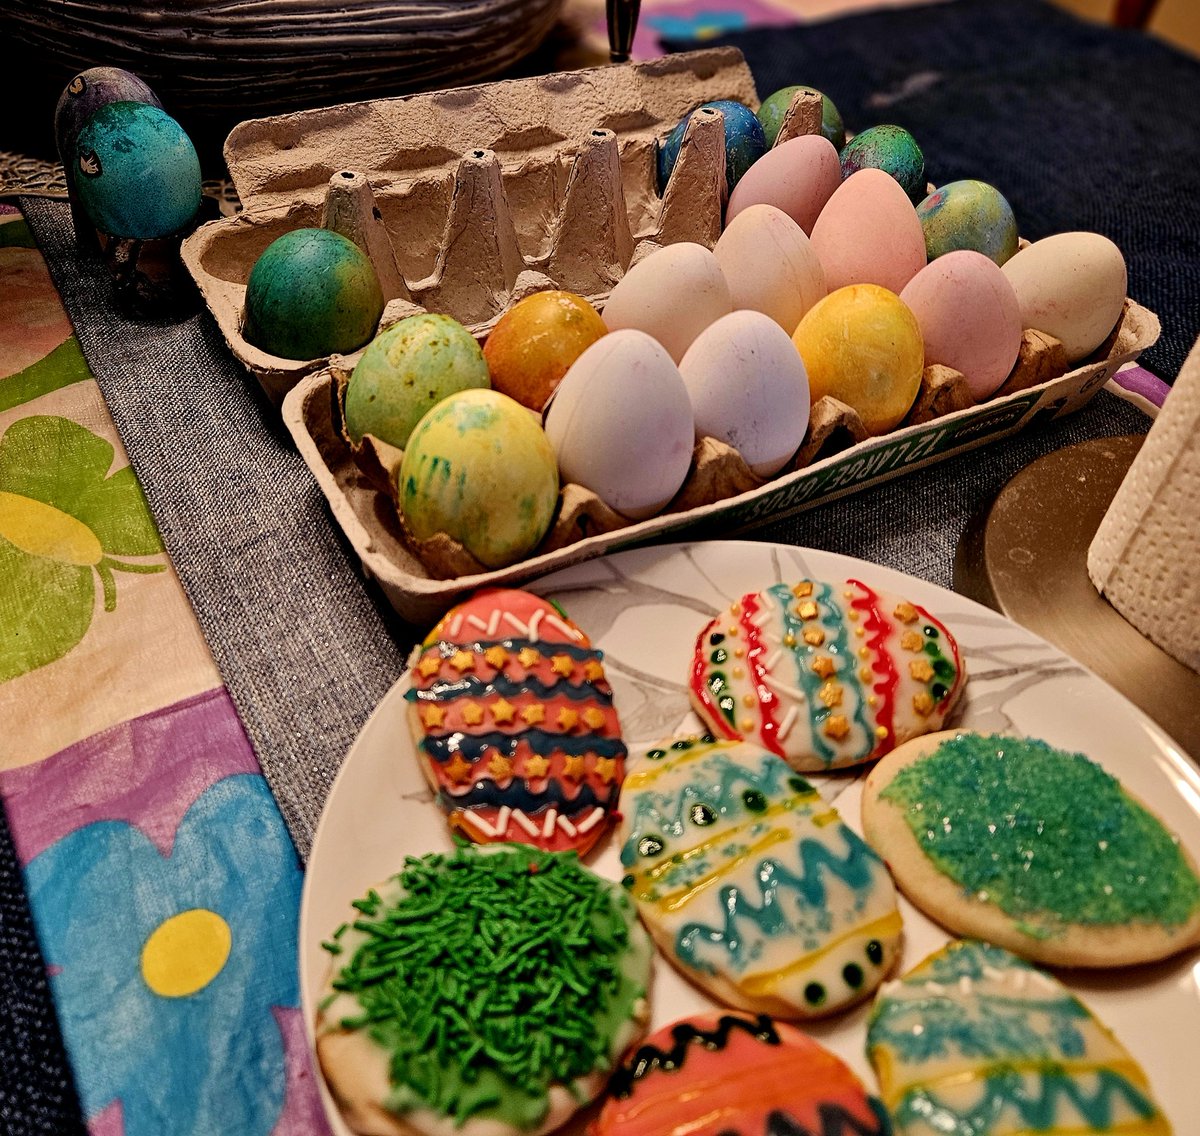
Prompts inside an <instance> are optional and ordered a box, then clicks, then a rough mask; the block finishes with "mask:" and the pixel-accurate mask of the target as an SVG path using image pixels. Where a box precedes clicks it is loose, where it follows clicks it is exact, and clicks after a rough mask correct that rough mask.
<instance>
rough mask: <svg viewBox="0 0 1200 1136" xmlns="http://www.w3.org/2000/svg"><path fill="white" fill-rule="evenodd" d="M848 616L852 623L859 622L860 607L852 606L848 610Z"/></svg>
mask: <svg viewBox="0 0 1200 1136" xmlns="http://www.w3.org/2000/svg"><path fill="white" fill-rule="evenodd" d="M846 618H847V619H848V620H850V622H851V623H857V622H858V620H859V611H858V609H857V608H853V607H852V608H851V609H850V610H849V611H848V612H846Z"/></svg>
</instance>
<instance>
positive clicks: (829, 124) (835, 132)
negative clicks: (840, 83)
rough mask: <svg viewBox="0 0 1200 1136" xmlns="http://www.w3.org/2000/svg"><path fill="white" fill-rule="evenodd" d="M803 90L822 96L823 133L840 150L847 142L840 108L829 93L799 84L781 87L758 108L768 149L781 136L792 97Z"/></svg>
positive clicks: (759, 119)
mask: <svg viewBox="0 0 1200 1136" xmlns="http://www.w3.org/2000/svg"><path fill="white" fill-rule="evenodd" d="M801 91H807V92H811V93H812V94H814V95H820V96H821V134H822V135H823V136H824V137H825V138H828V139H829V141H830V142H832V143H833V145H834V148H835V149H837V150H840V149H841V148H842V147H843V146H844V145H845V144H846V127H845V124H844V123H843V122H842V116H841V114H840V113H839V111H838V108H837V107H835V106H834V105H833V101H832V100H831V99H830V98H829V96H828V95H826V94H823V93H822V92H821V91H818V90H817V89H816V87H799V86H798V87H781V88H780V89H779V90H778V91H775V92H774V93H773V94H770V95H768V96H767V97H766V98H765V99H764V100H763V104H762V106H760V107H759V108H758V112H757V113H758V121H759V122H761V123H762V128H763V134H765V135H766V138H767V149H768V150H769V149H770V148H771V147H772V146H774V145H775V139H776V138H778V137H779V131H780V128H781V127H782V126H783V120H784V117H785V116H786V115H787V112H788V107H790V106H791V105H792V99H794V98H795V97H796V95H798V94H799V93H800V92H801Z"/></svg>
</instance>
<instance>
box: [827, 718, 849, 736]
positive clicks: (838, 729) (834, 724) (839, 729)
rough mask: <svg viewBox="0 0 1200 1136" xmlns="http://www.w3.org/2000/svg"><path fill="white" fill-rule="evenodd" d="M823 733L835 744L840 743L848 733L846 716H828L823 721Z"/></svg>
mask: <svg viewBox="0 0 1200 1136" xmlns="http://www.w3.org/2000/svg"><path fill="white" fill-rule="evenodd" d="M823 732H824V734H825V736H826V737H827V738H833V740H834V741H835V742H840V741H841V740H842V738H844V737H845V736H846V735H847V734H848V733H849V732H850V723H849V722H848V721H847V720H846V715H845V714H830V715H829V717H828V718H826V719H825V729H824V731H823Z"/></svg>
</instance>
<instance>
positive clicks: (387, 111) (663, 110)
mask: <svg viewBox="0 0 1200 1136" xmlns="http://www.w3.org/2000/svg"><path fill="white" fill-rule="evenodd" d="M718 99H736V100H738V101H739V102H743V103H745V104H747V105H748V106H751V107H757V106H758V97H757V93H756V92H755V88H754V80H753V78H752V77H751V74H750V70H749V68H748V67H747V66H746V62H745V60H744V59H743V57H742V55H741V53H740V52H739V51H737V50H735V49H731V48H718V49H712V50H707V51H698V52H691V53H687V54H681V55H672V56H667V57H665V58H662V59H656V60H652V61H650V62H645V63H634V64H622V65H619V66H609V67H598V68H593V69H590V70H584V71H570V72H560V73H556V74H552V75H545V76H538V77H536V78H530V79H513V80H507V81H504V82H498V83H486V84H481V85H478V86H472V87H461V88H458V89H453V90H444V91H434V92H430V93H427V94H417V95H410V96H407V97H404V98H395V99H379V100H375V101H371V102H360V103H347V104H344V105H342V106H335V107H329V108H326V109H322V110H312V111H301V112H297V113H295V114H287V115H280V116H277V117H274V118H264V119H257V120H254V121H250V122H244V123H242V124H241V125H239V126H237V127H235V129H234V130H233V131H232V132H231V133H230V135H229V138H228V139H227V141H226V143H225V158H226V162H227V163H228V166H229V171H230V174H231V176H232V178H233V182H234V186H235V188H236V189H237V192H238V195H239V197H240V198H241V201H242V203H243V212H242V213H241V214H239V215H238V216H236V217H230V218H223V219H221V220H218V221H211V222H209V223H208V224H206V225H203V226H201V227H200V228H199V229H198V230H197V231H196V232H195V233H193V234H192V235H191V236H190V237H189V238H188V239H187V240H186V241H185V242H184V245H183V260H184V263H185V264H186V266H187V268H188V270H189V272H190V273H191V274H192V277H193V278H194V279H195V281H196V283H197V285H198V286H199V288H200V291H201V293H202V294H203V296H204V299H205V302H206V303H207V305H208V307H209V309H210V311H211V312H212V314H213V316H214V318H215V319H216V321H217V323H218V325H219V326H220V328H221V331H222V333H223V334H224V336H225V339H226V341H227V342H228V343H229V346H230V348H231V349H232V350H233V353H234V355H235V356H236V357H237V358H238V359H239V360H240V361H241V362H242V363H244V364H245V366H246V367H247V368H248V369H249V370H250V371H251V372H252V373H253V374H254V375H255V377H256V378H257V379H258V381H259V382H260V383H261V385H262V386H263V389H264V390H265V391H266V392H267V394H268V395H269V396H270V397H271V398H272V400H273V401H276V402H278V401H280V400H281V399H282V398H283V396H284V395H285V394H286V393H287V391H288V390H290V389H291V388H292V387H293V386H295V384H296V383H297V382H298V381H299V380H300V379H301V378H302V377H303V376H305V375H307V374H310V373H312V372H314V371H317V370H319V369H321V368H322V367H324V366H326V364H327V363H328V362H329V360H328V359H308V360H292V359H284V358H281V357H279V356H276V355H271V354H269V353H268V352H266V351H263V350H262V349H261V348H258V347H256V346H254V344H252V343H249V342H248V341H247V340H246V338H245V337H244V336H243V334H242V312H243V308H244V305H245V295H246V281H247V279H248V278H249V275H250V270H251V268H252V267H253V265H254V262H255V260H257V258H258V256H259V255H260V254H261V253H262V251H263V250H264V249H265V248H266V247H267V246H268V245H269V244H270V243H271V242H272V241H273V240H275V239H276V238H277V237H279V236H281V235H283V234H284V233H285V232H288V231H290V230H292V229H296V228H302V227H309V226H312V227H316V226H322V227H327V228H333V229H336V230H338V231H339V232H342V233H344V235H346V236H348V237H350V238H351V239H352V240H354V241H355V243H356V244H358V245H359V247H360V248H362V249H363V250H364V251H365V252H366V253H367V255H368V256H369V257H370V258H371V260H372V262H373V263H374V265H375V269H376V272H377V273H378V275H379V278H380V284H381V286H382V288H383V293H384V300H385V302H386V307H385V310H384V314H383V318H382V320H381V321H380V327H381V328H383V327H387V326H389V325H390V324H392V323H395V322H396V321H397V320H399V319H401V318H403V317H404V316H406V315H410V314H413V313H414V312H417V311H421V310H428V311H434V312H440V313H444V314H448V315H451V316H453V317H455V318H456V319H458V320H459V321H461V322H462V323H463V324H465V325H466V326H467V327H468V328H469V329H470V330H471V331H472V332H473V333H474V334H475V335H476V336H477V337H478V338H483V337H484V336H485V335H486V334H487V332H488V331H489V330H490V329H491V327H492V326H494V324H495V323H496V321H497V320H498V319H499V318H500V316H501V315H503V314H504V312H505V311H507V310H508V309H509V308H510V307H511V306H512V305H513V304H515V303H516V302H517V301H518V300H520V299H521V298H523V297H524V296H526V295H529V294H531V293H533V292H537V291H541V290H544V289H547V288H564V289H566V290H568V291H571V292H576V293H578V294H579V295H582V296H585V297H587V298H588V299H589V300H591V301H593V302H594V303H597V304H601V303H602V302H603V300H604V299H605V298H607V296H608V293H609V292H610V291H611V290H612V288H613V286H614V285H615V284H616V283H617V281H618V280H620V278H621V277H622V275H623V274H624V273H625V271H626V269H627V268H628V267H629V265H630V264H631V263H633V262H634V261H635V260H636V259H638V258H639V257H641V256H643V255H645V254H646V252H648V251H650V250H651V249H653V248H655V247H658V246H660V245H665V244H672V243H674V242H677V241H698V242H700V243H702V244H704V245H706V246H708V247H712V245H713V244H714V243H715V242H716V239H717V237H718V236H719V235H720V229H721V209H722V203H723V198H724V194H725V148H724V129H723V121H722V117H721V115H720V113H719V112H718V111H706V112H704V113H701V114H697V115H694V116H693V118H692V119H691V121H690V122H689V124H688V128H687V132H686V135H685V138H684V141H683V145H682V147H681V150H680V155H679V160H678V162H677V164H676V167H675V170H674V172H673V173H672V175H671V179H670V182H669V183H668V185H667V186H666V188H665V191H664V192H663V194H662V196H659V193H658V186H657V154H658V144H659V139H660V138H661V137H663V136H664V135H665V134H666V133H667V132H668V131H669V130H670V129H671V128H672V127H673V126H674V125H675V124H676V123H677V122H678V121H679V120H680V119H681V118H682V117H683V116H684V115H685V114H686V113H687V112H688V111H690V110H692V109H694V108H695V107H697V106H699V105H700V104H701V103H705V102H711V101H715V100H718ZM793 109H794V110H795V112H796V117H797V121H796V122H794V123H791V124H785V129H784V132H783V133H784V134H785V135H786V134H791V133H802V132H807V130H809V129H815V128H816V122H817V121H819V118H814V119H813V121H812V122H811V123H806V124H805V125H803V126H802V125H801V124H800V122H799V121H798V118H799V116H801V114H804V115H805V116H811V115H812V114H813V112H814V111H815V112H816V114H817V115H819V103H814V104H812V105H807V106H801V105H800V104H798V106H797V108H793ZM354 358H355V356H349V357H348V359H349V361H350V362H353V360H354ZM340 361H341V362H343V363H345V362H346V360H340Z"/></svg>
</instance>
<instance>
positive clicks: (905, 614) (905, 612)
mask: <svg viewBox="0 0 1200 1136" xmlns="http://www.w3.org/2000/svg"><path fill="white" fill-rule="evenodd" d="M892 614H893V615H894V616H895V617H896V618H897V619H898V620H900V622H901V623H916V622H917V620H918V619H919V618H920V613H919V612H918V611H917V609H916V608H915V607H913V605H912V604H910V603H898V604H897V605H896V610H895V611H894V612H892Z"/></svg>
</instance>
